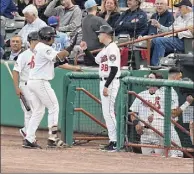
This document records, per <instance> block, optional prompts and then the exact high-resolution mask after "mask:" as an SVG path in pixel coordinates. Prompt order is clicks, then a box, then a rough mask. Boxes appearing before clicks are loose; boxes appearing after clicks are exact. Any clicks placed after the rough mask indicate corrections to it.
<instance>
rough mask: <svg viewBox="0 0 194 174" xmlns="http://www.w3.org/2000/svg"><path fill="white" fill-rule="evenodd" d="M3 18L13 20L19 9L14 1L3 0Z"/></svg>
mask: <svg viewBox="0 0 194 174" xmlns="http://www.w3.org/2000/svg"><path fill="white" fill-rule="evenodd" d="M0 4H1V14H0V15H1V16H4V17H6V18H9V19H13V18H14V16H15V15H16V12H17V7H16V5H15V3H14V1H13V0H1V3H0Z"/></svg>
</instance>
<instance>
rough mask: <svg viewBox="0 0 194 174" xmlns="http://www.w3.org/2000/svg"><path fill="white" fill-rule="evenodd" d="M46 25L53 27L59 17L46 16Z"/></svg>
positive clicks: (57, 23)
mask: <svg viewBox="0 0 194 174" xmlns="http://www.w3.org/2000/svg"><path fill="white" fill-rule="evenodd" d="M47 22H48V25H49V26H51V27H53V26H57V25H59V17H58V16H51V17H49V18H48V21H47Z"/></svg>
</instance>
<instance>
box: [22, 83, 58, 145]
mask: <svg viewBox="0 0 194 174" xmlns="http://www.w3.org/2000/svg"><path fill="white" fill-rule="evenodd" d="M28 86H29V89H30V91H31V92H32V101H33V102H32V107H33V113H32V117H31V119H30V122H29V126H28V129H27V137H26V139H27V140H28V141H30V142H34V141H35V139H36V136H35V133H36V130H37V128H38V126H39V124H40V122H41V120H42V118H43V116H44V113H45V107H46V108H48V128H49V130H50V129H51V128H52V127H53V126H57V125H58V117H59V104H58V100H57V97H56V95H55V92H54V90H53V89H52V88H51V85H50V83H49V82H48V81H46V80H29V81H28Z"/></svg>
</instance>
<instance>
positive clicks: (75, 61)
mask: <svg viewBox="0 0 194 174" xmlns="http://www.w3.org/2000/svg"><path fill="white" fill-rule="evenodd" d="M186 30H188V28H182V29H178V30H174V31H169V32H164V33H159V34H156V35H152V36H146V37H142V38H138V39H131V40H129V41H127V42H123V43H120V44H117V45H118V47H126V46H129V45H133V44H135V43H138V42H142V41H146V43H147V48H141V47H139V49H140V50H146V51H147V59H146V63H147V65H148V66H149V65H150V55H151V52H150V51H151V40H152V39H154V38H157V37H164V36H168V35H172V34H173V32H174V33H178V32H182V31H186ZM101 50H102V49H96V50H93V51H91V53H93V54H96V53H98V52H100V51H101ZM84 55H85V54H84V53H81V54H80V53H79V52H78V53H77V54H76V56H75V58H74V65H77V64H78V59H79V58H80V57H83V56H84Z"/></svg>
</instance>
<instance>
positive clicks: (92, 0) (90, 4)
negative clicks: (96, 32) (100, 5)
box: [84, 0, 97, 9]
mask: <svg viewBox="0 0 194 174" xmlns="http://www.w3.org/2000/svg"><path fill="white" fill-rule="evenodd" d="M95 6H97V4H96V1H95V0H87V1H86V2H85V4H84V7H85V9H89V8H92V7H95Z"/></svg>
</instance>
